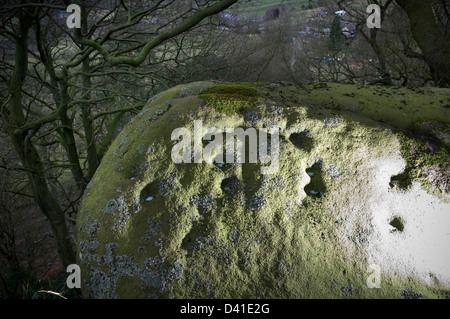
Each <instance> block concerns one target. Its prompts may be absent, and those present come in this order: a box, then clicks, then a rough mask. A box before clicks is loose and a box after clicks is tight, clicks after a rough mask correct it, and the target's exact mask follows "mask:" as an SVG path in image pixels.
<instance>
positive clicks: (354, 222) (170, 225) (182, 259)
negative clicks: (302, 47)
mask: <svg viewBox="0 0 450 319" xmlns="http://www.w3.org/2000/svg"><path fill="white" fill-rule="evenodd" d="M183 88H188V89H189V90H191V91H192V92H193V94H191V95H189V96H185V97H182V93H183ZM380 90H381V89H380V88H372V87H361V88H357V87H355V86H344V87H341V86H335V85H333V84H327V85H316V86H315V87H314V86H295V85H287V84H286V85H285V84H283V85H280V86H270V87H269V86H264V85H254V84H247V83H238V84H236V83H235V84H225V85H215V83H196V84H190V85H187V86H178V87H176V88H173V89H171V90H168V91H167V92H164V93H162V94H160V96H159V97H158V98H157V99H155V100H154V101H153V102H151V103H150V104H149V105H148V106H147V107H146V108H145V110H144V111H143V112H142V114H139V115H138V116H136V118H135V119H134V120H133V123H131V124H130V125H129V126H127V127H126V128H125V129H124V131H123V132H122V133H121V135H120V136H119V137H118V139H117V140H116V141H115V142H114V143H113V144H112V146H111V149H110V150H109V151H108V153H107V154H106V155H105V158H104V160H103V161H102V163H101V167H100V168H99V170H98V171H97V173H96V176H95V177H94V179H93V183H92V185H91V187H90V189H89V190H88V191H87V193H86V194H85V196H84V198H83V203H82V208H81V210H80V212H79V215H78V216H77V229H78V230H77V240H78V245H79V247H80V252H81V253H82V255H83V258H82V259H81V257H80V260H79V264H80V265H81V267H82V273H83V276H84V278H85V279H86V284H85V285H83V287H82V289H83V290H84V291H83V293H85V294H86V293H92V292H93V294H94V295H95V292H96V291H98V289H97V286H100V289H104V290H105V291H106V290H108V291H110V292H114V293H115V294H117V296H118V297H121V298H124V297H128V298H130V297H139V298H141V297H143V298H144V297H149V296H157V297H162V298H167V297H173V298H397V297H398V296H400V294H401V293H402V289H403V288H404V287H410V288H411V289H413V290H414V291H420V292H421V293H423V296H424V297H428V298H436V297H439V296H445V292H443V290H442V288H443V287H442V286H439V283H438V284H436V285H429V284H425V283H424V282H422V281H421V280H419V279H418V278H417V277H411V278H410V277H407V276H400V275H398V274H397V273H395V272H389V271H388V270H386V272H383V273H382V287H381V288H380V289H370V288H368V287H367V284H366V279H367V277H368V275H369V272H368V271H367V269H368V256H367V254H366V253H367V251H366V250H365V248H366V247H367V245H368V243H369V242H371V241H370V238H369V239H367V238H364V234H365V233H364V231H365V228H367V227H368V225H371V224H370V220H369V221H368V220H367V219H370V218H369V217H371V216H372V215H370V214H371V213H370V212H372V211H376V212H378V211H380V213H383V210H377V209H376V207H375V208H374V207H372V206H371V205H372V204H373V203H376V202H377V200H378V198H374V197H373V196H374V193H376V194H379V193H377V192H381V195H380V196H379V197H382V196H383V195H386V194H388V192H389V196H387V195H386V198H388V197H390V196H397V195H398V194H399V193H402V192H396V191H392V190H389V187H388V182H389V177H390V174H397V173H398V170H400V167H401V164H402V160H401V158H400V156H399V150H400V151H401V152H402V156H403V157H404V158H405V159H406V160H407V162H409V163H411V164H409V165H410V166H411V167H416V166H417V165H418V163H419V162H423V163H427V165H433V164H438V163H439V164H441V165H442V163H444V164H445V163H448V153H442V154H441V153H439V152H434V153H426V152H424V153H423V154H421V155H420V156H418V157H417V158H416V157H413V158H408V154H407V153H408V152H407V147H408V146H409V147H410V148H411V143H416V142H417V141H416V140H415V139H411V138H410V137H409V136H407V135H405V134H403V135H401V136H400V135H398V136H396V135H395V134H393V132H392V126H389V125H387V124H386V123H381V122H388V123H391V122H392V123H394V122H395V121H396V119H397V116H400V117H403V115H401V114H400V113H394V115H392V114H387V115H386V114H381V113H380V114H379V116H380V117H378V118H376V119H375V120H374V119H373V118H372V116H375V115H376V114H378V113H376V110H377V107H383V110H387V109H388V108H389V107H388V106H385V105H383V101H385V103H388V102H390V101H392V100H389V98H391V97H392V96H395V95H394V93H393V92H394V91H392V92H391V91H387V92H385V95H386V96H387V98H385V99H384V98H380V96H379V94H380V93H382V91H380ZM389 90H390V89H389ZM397 90H401V89H399V88H397ZM185 91H187V90H185ZM200 91H202V93H201V94H200V95H199V96H197V95H196V94H199V92H200ZM424 92H425V94H426V93H427V89H424ZM266 93H267V95H268V97H269V98H270V101H266V103H261V104H259V105H258V104H253V103H256V101H258V103H260V102H263V101H262V98H261V96H260V95H261V94H263V95H264V94H266ZM338 93H339V94H340V93H342V94H341V95H336V94H338ZM347 93H348V94H347ZM372 93H376V94H375V95H373V94H372ZM413 93H414V92H413ZM416 93H417V92H416ZM326 94H328V95H327V96H326V97H324V96H323V95H326ZM333 94H334V95H333ZM417 94H418V93H417ZM335 95H336V97H335ZM369 95H373V98H372V97H371V99H369V98H368V96H369ZM406 95H407V94H406ZM438 95H440V93H439V94H438ZM199 97H200V98H202V99H204V100H205V101H206V103H207V105H208V106H212V107H214V105H215V106H216V107H214V108H215V109H216V110H217V111H218V112H216V110H213V109H211V108H208V107H203V104H202V101H201V100H200V99H199ZM366 97H367V98H368V100H367V101H366V103H365V104H364V108H362V109H361V110H360V109H357V110H352V107H351V106H352V105H355V103H357V101H359V99H362V100H364V99H365V98H366ZM402 99H403V100H406V101H407V105H408V104H409V103H410V101H409V98H406V97H405V96H402ZM440 99H443V100H445V101H446V99H445V98H443V97H440ZM236 101H237V102H236ZM249 101H250V102H249ZM386 101H387V102H386ZM433 101H436V100H434V99H433ZM224 102H225V103H224ZM227 103H228V104H227ZM398 103H399V104H401V105H404V104H403V103H402V102H400V100H399V101H398ZM249 104H250V105H254V107H253V108H252V111H255V112H256V113H257V114H258V119H260V120H261V121H262V123H258V124H257V125H261V126H263V127H264V125H268V124H271V123H274V122H276V123H277V124H279V125H280V127H281V128H280V143H281V145H280V150H281V153H282V155H281V157H280V163H279V170H278V172H277V173H276V174H275V175H270V176H261V174H260V163H257V164H252V163H245V164H243V165H231V164H228V165H227V166H226V167H225V165H224V167H219V166H217V165H215V164H207V163H204V162H203V163H201V164H192V163H183V164H174V163H173V162H172V160H171V148H172V146H173V145H174V144H175V142H174V141H171V139H170V136H171V132H172V131H173V130H174V129H175V128H179V127H186V128H187V129H189V130H190V129H192V126H193V121H194V120H196V119H201V120H202V121H203V127H207V126H214V127H223V126H228V127H245V126H246V125H248V123H246V122H245V119H244V117H242V116H231V117H230V116H226V114H229V115H234V114H235V113H236V112H239V111H242V110H243V109H245V108H246V107H248V105H249ZM306 104H310V105H309V106H308V107H306ZM436 104H437V103H434V104H433V105H436ZM169 105H170V106H171V107H169ZM395 105H397V104H395ZM390 106H392V104H391V105H390ZM417 107H418V105H417ZM275 108H279V109H282V112H274V109H275ZM441 109H442V110H443V112H444V113H442V112H441V117H445V112H446V111H445V110H446V109H445V108H441ZM414 110H416V109H414ZM434 111H436V110H434ZM219 112H220V113H219ZM395 112H397V111H395ZM417 112H419V111H417ZM420 112H421V117H422V116H423V117H426V116H427V113H426V112H425V111H423V112H422V111H420ZM224 113H225V114H224ZM274 113H276V114H274ZM280 113H282V114H283V115H282V116H281V115H279V114H280ZM156 114H159V115H158V118H157V119H154V117H155V115H156ZM413 114H415V113H413ZM431 114H432V116H435V117H436V116H437V115H438V112H437V111H436V113H433V112H431ZM442 114H444V115H442ZM410 123H413V121H412V120H410V119H408V118H407V117H406V120H404V121H403V122H400V124H399V125H398V126H400V127H403V126H404V127H407V125H408V124H410ZM281 136H284V137H285V138H281ZM418 141H419V142H420V140H418ZM141 145H142V147H141ZM414 145H416V144H414ZM416 147H417V146H416ZM403 148H404V149H403ZM150 150H151V151H150ZM446 154H447V155H446ZM409 156H411V155H409ZM430 156H431V157H430ZM445 156H447V159H445ZM380 162H381V164H380ZM316 163H321V164H322V165H321V167H320V169H319V167H317V169H316V167H315V166H314V165H315V164H316ZM399 163H400V165H399ZM142 164H145V165H144V166H142ZM383 165H384V166H383ZM392 166H395V167H398V170H395V169H396V168H394V169H392ZM142 167H143V168H144V169H142V170H141V169H140V168H142ZM311 167H313V168H314V169H312V170H311V169H310V168H311ZM386 171H387V173H386ZM308 173H314V174H309V175H308ZM417 173H418V170H417ZM175 177H176V178H175ZM315 178H319V179H318V180H317V179H315ZM224 181H225V182H224ZM233 181H234V182H236V184H232V182H233ZM166 184H167V185H168V186H170V189H169V190H170V192H164V195H162V194H161V193H160V192H159V190H160V189H161V187H162V186H164V185H166ZM233 185H234V186H235V188H234V189H233V191H230V188H232V186H233ZM308 185H309V186H308ZM226 186H227V187H228V190H227V189H226ZM234 186H233V187H234ZM263 186H264V187H263ZM309 187H311V188H312V189H313V190H316V191H317V190H318V191H320V192H321V193H323V196H321V197H320V198H314V197H311V196H307V193H306V192H307V191H308V190H309ZM374 189H376V192H375V191H374ZM163 190H165V188H163ZM204 195H207V196H206V197H201V196H204ZM211 195H213V197H212V196H211ZM119 196H122V197H123V200H124V203H125V204H126V205H125V206H126V208H127V209H128V211H127V210H126V209H125V207H122V208H121V209H122V210H120V209H119V208H117V209H116V210H114V211H111V209H108V212H106V211H105V207H106V206H107V203H108V202H109V201H111V200H112V199H114V200H116V201H118V197H119ZM195 196H200V198H206V199H208V198H214V202H213V204H212V206H211V208H212V209H205V207H203V206H201V205H199V204H196V203H195V202H193V200H192V199H193V198H195ZM208 196H209V197H208ZM376 196H378V195H376ZM147 197H154V198H153V199H152V200H150V201H148V202H147V201H143V199H144V198H147ZM196 198H197V199H198V198H199V197H196ZM255 198H256V199H261V198H263V199H264V201H266V202H267V205H262V206H261V207H260V208H258V209H253V208H254V207H253V208H252V209H250V208H249V206H250V205H249V204H250V203H251V200H252V199H255ZM395 198H397V197H395ZM112 207H113V205H112ZM133 207H137V209H136V210H133V209H134V208H133ZM127 214H129V216H130V219H129V220H128V221H126V223H124V224H126V225H124V226H125V227H123V228H121V229H122V230H121V231H114V229H115V227H116V226H115V225H116V224H117V223H118V222H119V221H120V220H121V219H120V218H121V216H122V217H123V216H127ZM394 216H400V217H401V218H402V222H403V221H404V227H405V232H406V231H408V219H407V218H404V216H402V215H401V214H397V215H394ZM391 217H392V216H389V218H386V225H388V223H389V221H390V220H392V218H391ZM403 218H404V219H403ZM149 219H151V221H150V222H149ZM95 221H97V222H98V224H99V225H98V231H96V232H92V231H91V229H92V225H93V224H94V222H95ZM155 225H156V226H155ZM395 225H396V221H394V226H395ZM397 226H399V225H397ZM393 235H398V233H396V234H393ZM94 240H97V241H98V247H96V248H92V249H91V248H90V246H89V245H86V242H88V243H90V242H91V241H94ZM364 240H366V242H365V241H364ZM81 243H83V244H81ZM110 243H117V248H115V250H114V251H113V252H111V250H108V248H107V245H108V244H110ZM94 246H95V245H92V247H94ZM111 260H115V261H116V262H117V267H113V266H112V263H111ZM94 269H101V271H102V272H103V273H104V274H105V277H103V276H100V277H98V278H94V277H92V276H93V275H92V272H93V270H94ZM383 271H384V270H383ZM97 276H99V275H98V273H97ZM108 278H109V279H108ZM100 279H101V280H100ZM99 280H100V281H99ZM110 282H111V284H109V283H110ZM113 284H114V285H113ZM444 288H447V291H448V287H444Z"/></svg>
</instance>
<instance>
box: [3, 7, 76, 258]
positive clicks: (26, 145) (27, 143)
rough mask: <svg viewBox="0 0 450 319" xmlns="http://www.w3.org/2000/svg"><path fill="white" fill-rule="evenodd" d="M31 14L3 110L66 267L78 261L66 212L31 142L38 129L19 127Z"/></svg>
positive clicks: (23, 23)
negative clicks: (52, 189)
mask: <svg viewBox="0 0 450 319" xmlns="http://www.w3.org/2000/svg"><path fill="white" fill-rule="evenodd" d="M30 20H32V19H31V17H30V15H29V14H23V15H21V16H20V17H19V29H20V36H18V37H16V38H15V64H14V73H13V75H12V77H11V80H10V81H9V83H8V90H9V92H10V100H9V103H8V108H3V109H2V117H3V118H4V119H5V122H6V124H7V127H8V133H9V136H10V138H11V141H12V144H13V146H14V149H15V151H16V152H17V154H18V155H19V158H20V160H21V163H22V166H23V168H24V169H25V170H26V171H27V174H28V178H29V181H30V187H31V191H32V192H33V195H34V199H35V201H36V204H37V205H38V206H39V208H40V209H41V211H42V213H43V214H44V215H45V216H46V217H47V218H48V220H49V222H50V225H51V228H52V231H53V235H54V239H55V243H56V247H57V250H58V254H59V257H60V260H61V263H62V264H63V266H67V265H69V264H71V263H73V262H75V250H74V247H73V244H72V241H71V239H70V236H69V232H68V229H67V225H66V220H65V215H64V213H63V211H62V210H61V208H60V207H59V205H58V202H57V200H56V199H55V198H54V196H53V195H52V193H51V192H50V190H49V188H48V184H47V181H46V178H45V174H44V169H43V165H42V161H41V159H40V156H39V154H38V152H37V150H36V148H35V147H34V146H33V144H32V142H31V138H32V136H33V135H34V134H35V133H36V132H37V129H27V130H22V129H19V128H21V127H23V126H24V125H25V117H24V113H23V105H22V86H23V83H24V80H25V77H26V74H27V66H28V50H27V49H28V30H29V27H30V24H29V21H30Z"/></svg>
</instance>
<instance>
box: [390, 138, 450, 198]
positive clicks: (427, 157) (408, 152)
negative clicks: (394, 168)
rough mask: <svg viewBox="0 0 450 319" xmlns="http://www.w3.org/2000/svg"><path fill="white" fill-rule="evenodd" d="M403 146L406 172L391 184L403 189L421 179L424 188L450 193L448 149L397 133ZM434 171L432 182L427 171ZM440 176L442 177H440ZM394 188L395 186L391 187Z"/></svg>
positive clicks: (402, 152) (392, 180) (402, 151)
mask: <svg viewBox="0 0 450 319" xmlns="http://www.w3.org/2000/svg"><path fill="white" fill-rule="evenodd" d="M397 136H398V138H399V141H400V145H401V150H400V151H401V154H402V157H403V158H404V159H405V161H406V167H405V170H404V172H402V173H401V174H399V175H396V176H393V177H392V179H391V182H392V183H393V184H397V186H400V187H401V188H407V187H409V186H410V185H411V183H412V181H413V180H416V179H419V180H420V181H421V182H422V184H423V186H424V187H426V188H427V189H429V190H430V191H433V190H431V189H430V187H432V188H435V190H437V191H438V192H447V193H448V192H449V191H450V189H449V184H450V181H449V176H448V174H447V171H448V170H449V169H450V153H449V150H448V148H447V147H445V146H443V145H435V144H432V142H429V141H426V140H422V139H419V138H418V137H417V136H414V135H412V133H410V134H409V135H406V133H400V132H399V133H397ZM429 169H433V170H435V172H434V173H433V175H435V178H434V179H433V180H432V181H430V180H429V179H428V178H426V177H427V176H428V174H427V173H426V171H427V170H429ZM439 175H440V176H439ZM391 186H393V185H391Z"/></svg>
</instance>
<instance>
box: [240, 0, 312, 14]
mask: <svg viewBox="0 0 450 319" xmlns="http://www.w3.org/2000/svg"><path fill="white" fill-rule="evenodd" d="M283 5H285V6H293V7H296V8H301V7H302V6H305V7H306V6H308V0H296V1H292V0H285V1H280V0H258V1H255V2H250V4H248V5H247V6H246V7H244V8H242V14H243V15H245V16H263V15H265V13H266V12H267V10H269V9H271V8H273V7H277V6H283Z"/></svg>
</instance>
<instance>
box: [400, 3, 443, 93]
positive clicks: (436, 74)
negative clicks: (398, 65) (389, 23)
mask: <svg viewBox="0 0 450 319" xmlns="http://www.w3.org/2000/svg"><path fill="white" fill-rule="evenodd" d="M396 2H397V3H398V5H399V6H400V7H401V8H402V9H403V10H404V11H405V12H406V14H407V15H408V17H409V20H410V25H411V31H412V34H413V36H414V40H416V42H417V44H418V46H419V47H420V49H421V50H422V52H423V58H424V60H425V62H426V63H427V64H428V66H429V67H430V69H431V73H432V76H433V80H434V81H435V83H436V85H437V86H440V87H450V41H449V40H448V39H447V38H446V37H445V35H444V34H442V32H441V31H440V29H439V26H438V24H437V22H436V17H435V15H434V12H433V8H432V7H431V3H430V1H423V0H396Z"/></svg>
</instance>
